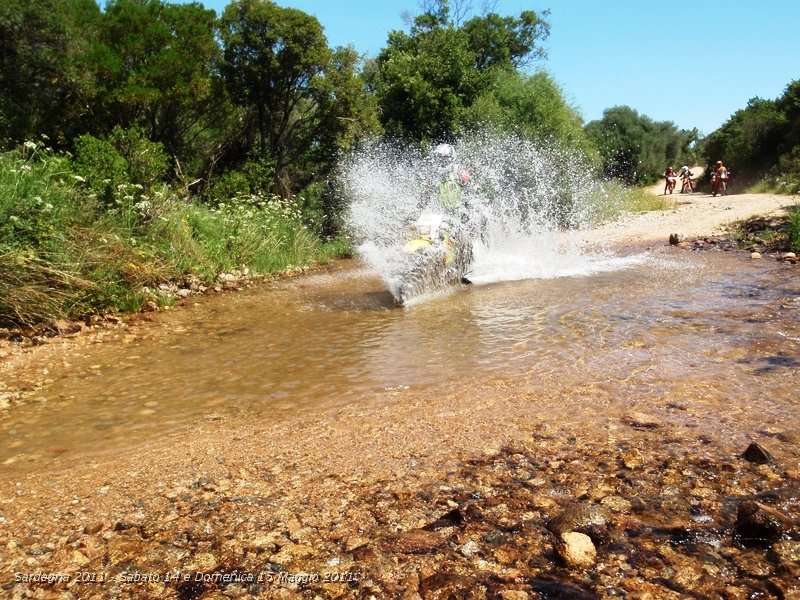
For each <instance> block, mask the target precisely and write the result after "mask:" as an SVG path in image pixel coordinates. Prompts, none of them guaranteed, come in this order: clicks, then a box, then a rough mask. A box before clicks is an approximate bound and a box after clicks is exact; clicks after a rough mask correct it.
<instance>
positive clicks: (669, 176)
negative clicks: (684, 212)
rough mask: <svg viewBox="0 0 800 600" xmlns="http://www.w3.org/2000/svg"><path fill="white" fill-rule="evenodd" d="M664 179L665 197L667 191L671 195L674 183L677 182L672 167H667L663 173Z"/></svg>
mask: <svg viewBox="0 0 800 600" xmlns="http://www.w3.org/2000/svg"><path fill="white" fill-rule="evenodd" d="M664 179H665V183H664V195H665V196H666V195H667V190H669V193H670V194H671V193H672V190H674V189H675V183H676V181H677V180H676V175H675V171H674V170H673V168H672V167H667V170H666V171H665V172H664Z"/></svg>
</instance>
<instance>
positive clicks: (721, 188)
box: [711, 160, 730, 196]
mask: <svg viewBox="0 0 800 600" xmlns="http://www.w3.org/2000/svg"><path fill="white" fill-rule="evenodd" d="M729 177H730V171H728V168H727V167H726V166H725V165H724V164H723V163H722V161H721V160H718V161H717V162H716V163H715V164H714V169H713V171H712V172H711V195H712V196H716V195H717V194H718V193H719V194H725V193H726V192H727V191H728V178H729Z"/></svg>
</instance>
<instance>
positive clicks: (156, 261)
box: [0, 137, 349, 328]
mask: <svg viewBox="0 0 800 600" xmlns="http://www.w3.org/2000/svg"><path fill="white" fill-rule="evenodd" d="M129 141H130V142H131V143H130V144H128V145H127V146H124V147H125V148H127V150H126V151H125V152H124V153H120V152H119V151H118V150H117V149H116V147H113V146H109V147H102V144H103V142H100V141H99V140H96V139H94V138H88V137H87V138H86V139H84V140H83V141H82V144H79V145H78V151H77V152H76V155H75V156H71V155H69V154H64V153H56V152H53V151H51V150H49V149H48V148H46V147H45V146H44V144H42V143H34V142H26V143H25V144H24V145H23V146H21V147H20V148H18V149H15V150H13V151H10V152H6V153H3V154H1V155H0V327H2V328H12V327H18V326H24V325H32V324H36V323H48V322H53V321H55V320H58V319H72V318H81V317H85V316H87V315H89V314H95V313H103V312H110V311H135V310H138V309H140V308H141V307H143V306H145V305H147V304H152V303H153V302H156V303H160V304H163V303H166V302H169V301H170V298H169V297H168V296H164V295H159V294H157V293H156V292H154V291H151V290H154V289H157V288H158V286H159V285H160V284H164V283H168V282H170V281H175V280H178V279H181V278H185V276H187V275H189V276H191V277H192V278H197V279H199V280H201V281H205V282H211V281H213V280H214V279H215V278H216V277H217V276H218V275H219V274H221V273H226V272H230V271H233V270H237V269H238V270H240V271H245V272H251V273H253V274H257V275H269V274H275V273H280V272H282V271H285V270H287V269H291V268H292V267H298V266H305V265H310V264H314V263H317V262H324V261H326V260H328V259H330V258H333V257H336V256H342V255H344V254H346V253H347V252H348V250H349V249H348V246H347V243H346V242H342V241H337V242H330V243H324V242H322V241H320V238H319V236H318V235H316V234H315V233H314V232H312V231H311V230H310V228H309V224H308V223H306V222H304V220H303V218H302V217H301V214H300V211H299V208H298V203H299V202H300V201H302V199H297V200H287V199H282V198H278V197H276V196H271V195H260V194H249V193H248V194H242V195H234V196H230V197H226V198H224V200H220V199H218V198H216V197H214V196H207V197H205V198H203V199H190V198H189V195H188V194H187V193H185V190H180V189H177V188H175V187H171V186H169V185H167V184H165V183H161V182H160V181H161V172H160V170H161V169H162V168H165V165H166V163H165V162H164V161H163V153H161V152H160V150H159V148H158V146H157V145H155V144H152V143H151V142H149V141H147V140H145V139H143V138H138V139H134V140H129Z"/></svg>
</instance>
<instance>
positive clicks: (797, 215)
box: [786, 207, 800, 252]
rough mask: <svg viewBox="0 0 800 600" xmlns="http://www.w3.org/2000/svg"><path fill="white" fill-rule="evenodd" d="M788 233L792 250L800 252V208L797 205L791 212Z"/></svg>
mask: <svg viewBox="0 0 800 600" xmlns="http://www.w3.org/2000/svg"><path fill="white" fill-rule="evenodd" d="M786 233H787V235H788V237H789V248H790V249H791V250H792V252H800V208H797V207H795V208H794V209H793V210H792V211H791V212H790V213H789V224H788V226H787V228H786Z"/></svg>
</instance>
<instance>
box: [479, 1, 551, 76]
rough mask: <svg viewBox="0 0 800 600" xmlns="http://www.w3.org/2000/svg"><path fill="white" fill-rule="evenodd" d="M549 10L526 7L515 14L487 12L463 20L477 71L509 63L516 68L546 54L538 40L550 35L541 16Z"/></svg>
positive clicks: (505, 66) (548, 12)
mask: <svg viewBox="0 0 800 600" xmlns="http://www.w3.org/2000/svg"><path fill="white" fill-rule="evenodd" d="M549 14H550V11H543V12H542V14H541V16H539V15H537V14H536V13H535V12H534V11H532V10H526V11H523V12H522V13H521V14H520V16H519V17H518V18H517V17H510V16H505V17H503V16H501V15H498V14H497V13H489V14H486V15H484V16H482V17H473V18H472V19H470V20H469V21H467V22H466V23H465V24H464V27H463V30H464V33H466V35H467V38H468V40H469V47H470V48H471V49H472V51H473V52H474V54H475V67H476V68H477V69H478V70H480V71H484V70H486V69H489V68H492V67H500V68H507V67H508V66H509V65H510V66H513V67H514V68H520V67H523V66H525V65H527V64H529V63H530V62H531V61H532V60H536V59H543V58H546V56H547V53H546V52H545V50H544V48H542V47H540V46H539V45H538V44H539V42H541V41H544V40H545V39H547V37H548V36H549V35H550V24H549V23H548V22H547V21H545V20H544V18H546V17H547V16H548V15H549ZM543 17H544V18H543Z"/></svg>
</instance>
